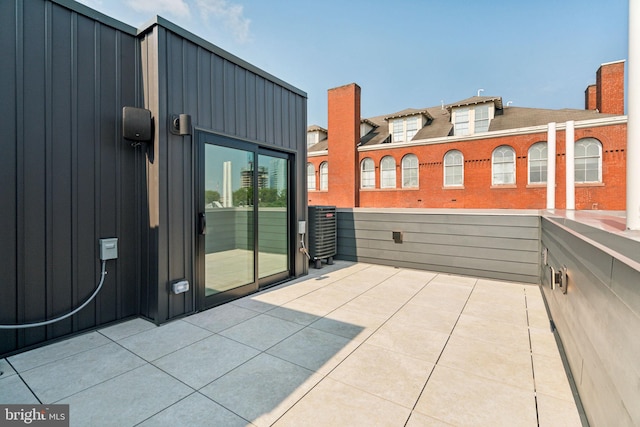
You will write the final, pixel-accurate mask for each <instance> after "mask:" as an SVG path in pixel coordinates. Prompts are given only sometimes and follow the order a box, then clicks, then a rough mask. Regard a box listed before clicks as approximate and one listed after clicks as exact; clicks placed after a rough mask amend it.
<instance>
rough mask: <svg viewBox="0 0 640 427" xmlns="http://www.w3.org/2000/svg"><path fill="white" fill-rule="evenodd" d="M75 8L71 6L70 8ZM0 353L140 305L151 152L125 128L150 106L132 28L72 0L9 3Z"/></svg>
mask: <svg viewBox="0 0 640 427" xmlns="http://www.w3.org/2000/svg"><path fill="white" fill-rule="evenodd" d="M67 6H69V7H67ZM0 52H1V55H2V60H0V93H1V94H2V95H0V128H1V129H2V130H3V135H2V138H1V139H0V176H1V179H0V182H1V185H0V201H2V202H1V203H0V222H1V223H2V232H1V238H0V242H2V244H0V323H1V324H21V323H34V322H39V321H42V320H44V319H50V318H52V317H56V316H59V315H62V314H65V313H68V312H70V311H71V310H72V309H73V308H76V307H78V306H79V305H80V304H82V303H83V302H84V301H85V300H86V299H87V298H88V296H89V295H91V293H92V292H93V290H94V289H95V288H96V286H97V284H98V281H99V279H100V269H101V264H100V259H99V247H98V239H100V238H108V237H117V238H118V239H119V245H118V246H119V247H118V249H119V251H118V252H119V256H118V259H117V260H116V261H107V272H108V274H107V276H106V277H105V281H104V286H103V288H102V289H101V291H100V293H99V294H98V296H97V297H96V298H95V300H94V301H92V303H91V304H89V305H88V306H87V307H85V308H84V309H83V310H82V311H81V312H79V313H78V314H77V315H75V316H73V317H72V318H68V319H65V320H62V321H60V322H57V323H54V324H51V325H49V326H40V327H34V328H29V329H17V330H16V329H12V330H6V329H5V330H0V355H2V354H7V353H11V352H15V351H18V350H21V349H27V348H30V347H33V346H36V345H40V344H42V343H44V342H47V341H50V340H54V339H57V338H60V337H63V336H66V335H70V334H73V333H77V332H80V331H83V330H87V329H91V328H93V327H96V326H97V325H102V324H106V323H109V322H113V321H116V320H119V319H124V318H127V317H131V316H135V315H137V314H138V301H139V294H138V283H139V282H140V281H142V280H144V277H143V272H142V268H141V265H142V263H143V262H144V261H143V260H144V258H145V257H144V253H145V252H144V250H143V248H142V247H141V243H140V242H141V241H142V239H143V236H144V234H145V233H146V229H145V228H144V227H141V224H142V218H143V217H142V214H141V211H140V209H139V206H138V201H139V200H141V199H143V198H144V187H143V186H142V185H140V183H143V182H144V157H143V155H142V153H141V152H140V151H136V150H134V149H131V147H130V146H129V144H128V143H127V142H126V141H125V140H124V139H123V138H122V135H121V129H122V123H121V116H122V107H123V106H125V105H129V106H139V107H141V106H142V105H141V104H142V98H141V96H140V75H139V74H138V73H137V72H136V71H137V70H138V69H139V68H138V67H136V64H138V63H139V61H138V55H139V44H138V41H137V39H136V31H135V29H134V28H132V27H129V26H127V25H124V24H122V23H118V22H116V21H115V20H112V19H110V18H108V17H106V16H104V15H101V14H98V13H97V12H95V11H91V10H90V9H88V8H87V7H85V6H83V5H81V4H79V3H74V2H70V1H62V0H59V1H55V2H53V1H44V0H40V1H22V0H3V1H0Z"/></svg>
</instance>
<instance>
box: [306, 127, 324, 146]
mask: <svg viewBox="0 0 640 427" xmlns="http://www.w3.org/2000/svg"><path fill="white" fill-rule="evenodd" d="M327 133H328V132H327V130H326V129H323V128H321V127H320V126H315V125H314V126H311V127H309V128H308V129H307V148H309V147H311V146H312V145H315V144H317V143H318V142H320V141H322V140H325V139H327Z"/></svg>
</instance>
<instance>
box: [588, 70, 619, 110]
mask: <svg viewBox="0 0 640 427" xmlns="http://www.w3.org/2000/svg"><path fill="white" fill-rule="evenodd" d="M587 90H588V88H587ZM596 108H597V109H598V111H599V112H601V113H606V114H624V60H623V61H616V62H608V63H606V64H602V65H601V66H600V68H598V71H597V72H596Z"/></svg>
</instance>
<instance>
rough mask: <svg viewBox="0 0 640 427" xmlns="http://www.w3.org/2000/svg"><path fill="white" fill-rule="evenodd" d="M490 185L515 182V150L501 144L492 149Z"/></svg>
mask: <svg viewBox="0 0 640 427" xmlns="http://www.w3.org/2000/svg"><path fill="white" fill-rule="evenodd" d="M491 176H492V180H491V185H505V184H515V183H516V152H515V151H514V150H513V148H511V147H509V146H506V145H503V146H501V147H498V148H496V149H495V150H493V155H492V156H491Z"/></svg>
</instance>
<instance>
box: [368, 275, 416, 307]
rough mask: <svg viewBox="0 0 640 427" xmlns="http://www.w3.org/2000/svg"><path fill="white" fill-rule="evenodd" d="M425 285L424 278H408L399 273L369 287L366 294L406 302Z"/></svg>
mask: <svg viewBox="0 0 640 427" xmlns="http://www.w3.org/2000/svg"><path fill="white" fill-rule="evenodd" d="M425 285H426V283H424V282H423V281H422V280H407V279H405V278H404V277H402V276H401V275H400V274H398V275H396V276H393V277H391V278H389V279H387V280H385V281H384V282H382V283H380V284H379V285H377V286H375V287H373V288H371V289H369V290H368V291H367V292H366V293H364V295H367V296H371V297H376V298H382V299H387V300H392V301H397V302H400V303H405V302H407V301H409V300H410V299H411V298H413V296H414V295H415V294H416V293H418V292H419V291H420V290H421V289H422V288H423V287H424V286H425Z"/></svg>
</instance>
